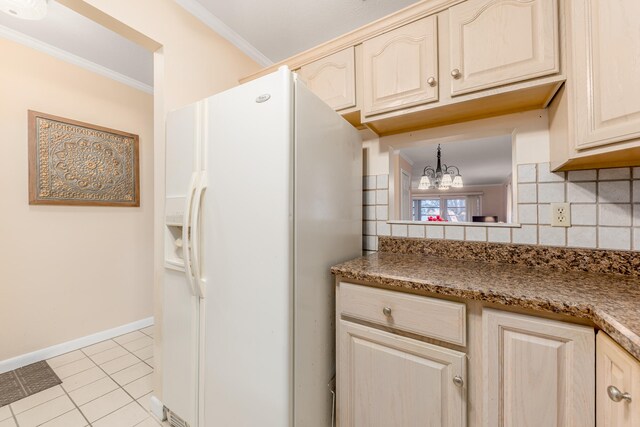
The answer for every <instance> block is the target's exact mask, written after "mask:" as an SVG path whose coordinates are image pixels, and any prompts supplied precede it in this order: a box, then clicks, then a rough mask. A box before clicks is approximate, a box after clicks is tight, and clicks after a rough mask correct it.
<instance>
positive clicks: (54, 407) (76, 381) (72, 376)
mask: <svg viewBox="0 0 640 427" xmlns="http://www.w3.org/2000/svg"><path fill="white" fill-rule="evenodd" d="M48 362H49V365H51V367H52V368H53V370H54V371H55V372H56V374H57V375H58V377H60V379H61V380H62V384H60V385H58V386H55V387H52V388H50V389H47V390H44V391H42V392H40V393H37V394H34V395H31V396H29V397H26V398H24V399H21V400H18V401H17V402H14V403H12V404H10V405H7V406H4V407H2V408H0V427H16V426H17V427H36V426H42V427H85V426H94V427H134V426H136V427H159V426H160V424H159V423H158V422H157V421H155V418H153V417H152V416H151V415H150V413H149V397H150V396H151V391H152V389H153V386H152V375H153V326H151V327H148V328H145V329H141V330H139V331H135V332H131V333H129V334H126V335H122V336H119V337H117V338H114V339H113V340H107V341H103V342H100V343H98V344H94V345H92V346H89V347H85V348H83V349H80V350H76V351H72V352H71V353H67V354H63V355H61V356H58V357H54V358H53V359H49V360H48Z"/></svg>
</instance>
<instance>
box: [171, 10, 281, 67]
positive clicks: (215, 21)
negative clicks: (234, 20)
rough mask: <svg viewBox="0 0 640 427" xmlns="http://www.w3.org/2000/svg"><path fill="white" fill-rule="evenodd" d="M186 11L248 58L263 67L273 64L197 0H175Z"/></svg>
mask: <svg viewBox="0 0 640 427" xmlns="http://www.w3.org/2000/svg"><path fill="white" fill-rule="evenodd" d="M176 3H178V4H179V5H180V6H182V7H183V8H184V9H185V10H186V11H187V12H189V13H190V14H192V15H193V16H195V17H196V18H198V19H199V20H200V21H202V22H203V23H204V24H205V25H206V26H208V27H209V28H211V29H212V30H213V31H215V32H216V33H218V34H219V35H220V36H222V37H223V38H225V39H227V40H228V41H229V42H231V44H233V45H234V46H235V47H237V48H238V49H240V50H241V51H242V52H244V53H245V54H246V55H247V56H248V57H249V58H251V59H253V60H254V61H256V62H257V63H258V64H260V65H261V66H263V67H269V66H271V65H273V61H272V60H270V59H269V58H267V57H266V56H264V54H262V52H260V51H259V50H258V49H256V48H255V47H254V46H253V45H252V44H251V43H249V42H248V41H246V40H245V39H244V38H243V37H241V36H240V35H239V34H238V33H236V32H235V31H233V30H232V29H231V28H229V26H228V25H227V24H225V23H224V22H222V21H221V20H220V19H219V18H218V17H217V16H215V15H214V14H213V13H211V12H210V11H209V10H208V9H207V8H206V7H204V6H203V5H202V4H201V3H200V2H198V1H197V0H176Z"/></svg>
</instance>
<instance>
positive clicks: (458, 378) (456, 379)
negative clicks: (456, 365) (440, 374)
mask: <svg viewBox="0 0 640 427" xmlns="http://www.w3.org/2000/svg"><path fill="white" fill-rule="evenodd" d="M453 383H454V384H455V385H456V386H457V387H462V386H463V385H464V380H463V379H462V377H461V376H460V375H456V376H455V377H453Z"/></svg>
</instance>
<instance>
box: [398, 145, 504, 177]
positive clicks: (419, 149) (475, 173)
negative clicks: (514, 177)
mask: <svg viewBox="0 0 640 427" xmlns="http://www.w3.org/2000/svg"><path fill="white" fill-rule="evenodd" d="M441 148H442V163H443V164H446V165H448V166H457V167H458V168H460V175H462V179H463V181H464V185H465V187H466V186H470V185H496V184H502V183H504V182H505V181H506V179H507V177H508V176H509V175H510V174H511V172H512V161H511V154H512V145H511V135H504V136H499V137H489V138H480V139H473V140H466V141H459V142H458V141H456V142H447V143H446V144H442V145H441ZM436 150H437V144H428V145H425V144H416V145H415V146H412V147H410V148H403V149H400V150H399V151H400V154H401V155H402V156H403V157H404V158H405V159H408V160H410V161H411V162H413V170H412V173H411V181H412V184H411V187H412V188H418V183H419V181H420V177H421V176H422V172H423V170H424V168H425V166H427V165H429V166H432V167H433V168H434V169H435V167H436V161H437V155H436Z"/></svg>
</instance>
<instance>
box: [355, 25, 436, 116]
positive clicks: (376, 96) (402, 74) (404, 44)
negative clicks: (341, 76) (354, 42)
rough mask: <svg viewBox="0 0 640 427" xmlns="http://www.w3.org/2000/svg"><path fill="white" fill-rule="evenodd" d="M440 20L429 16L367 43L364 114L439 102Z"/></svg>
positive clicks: (364, 68) (364, 65)
mask: <svg viewBox="0 0 640 427" xmlns="http://www.w3.org/2000/svg"><path fill="white" fill-rule="evenodd" d="M436 19H437V18H436V16H429V17H427V18H423V19H421V20H419V21H416V22H413V23H411V24H407V25H405V26H402V27H400V28H397V29H395V30H393V31H389V32H388V33H384V34H381V35H379V36H376V37H374V38H372V39H369V40H365V41H364V43H363V44H362V50H363V65H362V70H363V83H364V84H363V90H364V106H363V114H364V115H365V116H371V115H374V114H379V113H383V112H386V111H391V110H396V109H399V108H405V107H410V106H414V105H420V104H425V103H428V102H434V101H437V100H438V74H437V73H438V45H437V34H436V31H437V20H436Z"/></svg>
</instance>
